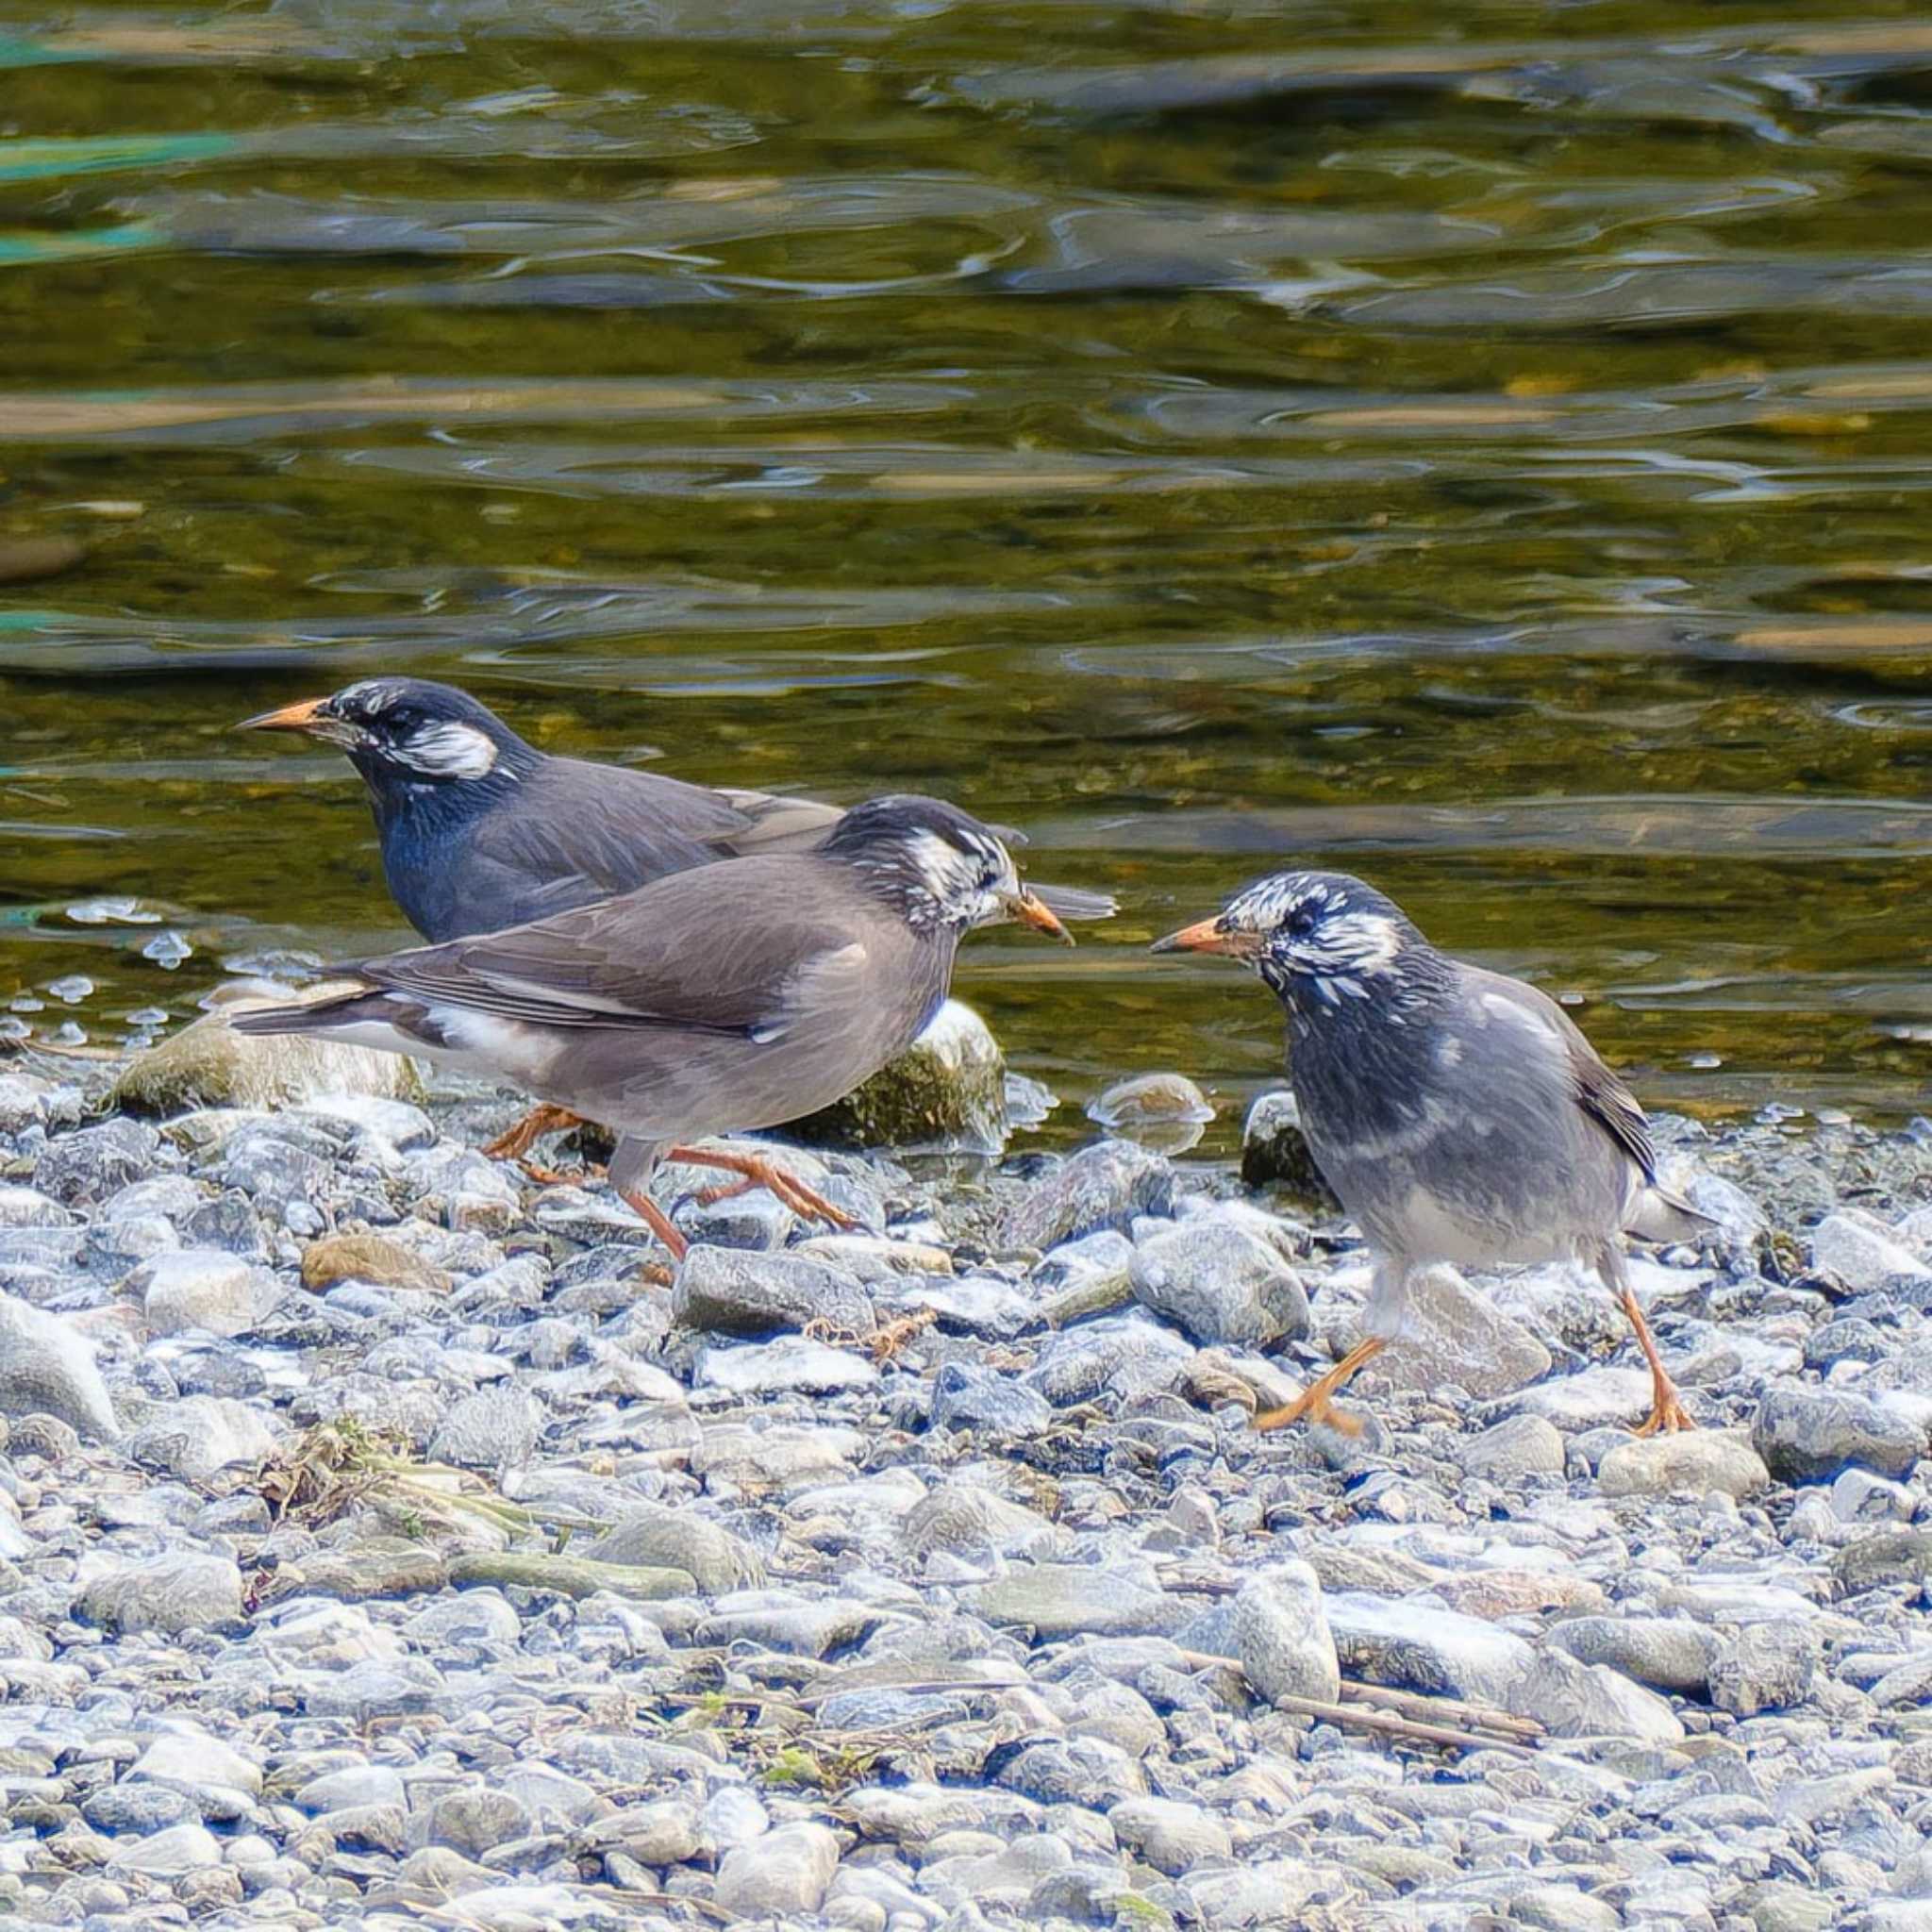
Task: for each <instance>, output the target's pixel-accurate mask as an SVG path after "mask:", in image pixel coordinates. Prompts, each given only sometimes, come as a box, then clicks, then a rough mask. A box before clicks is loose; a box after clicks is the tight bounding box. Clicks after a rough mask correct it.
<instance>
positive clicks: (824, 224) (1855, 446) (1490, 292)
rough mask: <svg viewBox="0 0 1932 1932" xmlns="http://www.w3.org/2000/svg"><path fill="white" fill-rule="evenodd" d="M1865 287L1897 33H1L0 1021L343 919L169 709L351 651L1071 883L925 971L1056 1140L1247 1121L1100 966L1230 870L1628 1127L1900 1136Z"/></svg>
mask: <svg viewBox="0 0 1932 1932" xmlns="http://www.w3.org/2000/svg"><path fill="white" fill-rule="evenodd" d="M1928 244H1932V26H1928V25H1926V24H1925V22H1924V17H1923V15H1921V14H1920V13H1919V12H1918V10H1917V9H1916V8H1911V7H1907V6H1903V5H1901V6H1892V7H1874V6H1871V5H1853V6H1840V7H1835V6H1831V5H1828V4H1816V0H1795V4H1790V5H1786V6H1783V7H1765V8H1762V9H1761V11H1753V10H1751V9H1750V8H1746V7H1743V6H1737V5H1729V6H1712V5H1709V4H1702V0H1700V4H1696V5H1656V4H1629V5H1593V4H1580V5H1574V6H1569V7H1564V8H1550V7H1537V8H1526V7H1509V6H1461V7H1450V8H1443V7H1441V6H1429V7H1419V6H1413V5H1392V6H1391V5H1389V4H1378V5H1376V6H1374V7H1373V8H1371V7H1368V6H1365V5H1361V4H1359V0H1343V4H1332V5H1314V6H1308V7H1301V8H1291V9H1290V8H1282V7H1280V6H1278V5H1259V4H1250V0H1226V4H1212V0H1208V4H1201V5H1193V6H1190V5H1185V4H1179V0H1171V4H1150V5H1146V6H1140V7H1134V6H1124V5H1107V4H1098V0H1057V4H1035V5H1011V6H1006V5H999V4H993V0H980V4H956V5H950V6H948V5H944V4H938V0H906V4H898V5H891V4H884V0H786V4H784V5H775V4H769V0H704V4H697V0H656V4H636V0H606V4H586V5H571V6H565V5H561V4H545V0H517V4H516V5H514V6H510V5H506V4H501V0H441V4H437V5H433V6H431V5H419V6H398V5H380V6H378V5H375V4H373V0H302V4H290V5H281V6H271V7H257V6H245V5H244V6H240V7H233V8H225V9H218V10H210V11H206V12H195V11H184V10H181V9H179V8H175V7H158V8H136V7H123V8H97V7H89V6H85V5H76V6H73V7H69V8H53V9H50V8H46V7H44V6H37V7H26V6H23V5H20V4H18V0H0V577H7V578H10V579H11V580H10V581H4V582H0V708H4V716H0V868H4V869H0V1026H4V1027H5V1028H6V1029H7V1030H8V1031H12V1032H15V1033H18V1032H19V1031H21V1030H22V1029H24V1028H31V1029H34V1031H35V1034H36V1036H37V1037H40V1038H48V1037H51V1038H53V1039H55V1040H56V1041H59V1040H63V1039H64V1040H66V1041H81V1040H83V1039H84V1040H85V1041H88V1042H89V1043H92V1044H95V1045H99V1044H112V1043H115V1042H117V1041H122V1040H124V1039H125V1038H126V1037H127V1036H128V1035H129V1034H130V1033H139V1032H142V1031H144V1030H151V1029H152V1028H154V1027H156V1026H158V1025H164V1024H171V1023H172V1022H173V1021H176V1020H179V1019H180V1018H182V1017H184V1016H186V1015H190V1014H192V1012H193V1010H194V1008H195V1003H196V1001H197V1000H198V999H199V998H200V997H201V996H202V995H203V994H204V993H205V992H206V991H207V990H208V986H209V985H210V984H212V983H213V981H214V980H215V979H216V978H217V977H218V976H219V975H220V974H221V973H222V972H223V970H224V966H225V962H226V963H235V962H240V963H241V964H242V965H244V966H248V965H256V966H259V965H262V964H269V965H274V964H275V963H277V962H281V961H285V960H286V958H287V956H288V955H289V954H290V953H291V951H292V952H298V953H308V954H311V955H315V956H319V957H341V956H342V955H345V954H353V953H354V952H356V951H357V950H358V949H362V950H366V949H368V948H370V947H372V946H380V945H385V944H388V943H391V942H393V941H395V940H396V939H397V938H398V936H399V935H398V931H397V921H396V919H395V916H394V915H393V913H392V912H391V910H390V908H388V904H387V901H386V899H385V897H384V894H383V891H382V887H381V880H380V874H379V872H378V870H377V868H376V864H375V851H374V845H373V841H372V838H371V833H370V828H369V824H368V820H367V815H366V812H365V810H364V808H363V804H362V799H361V794H360V791H359V787H358V785H357V783H356V782H355V780H354V778H353V776H352V775H351V774H349V772H348V770H347V767H346V766H345V765H343V764H342V763H341V761H340V760H339V759H338V758H335V757H334V755H332V754H330V753H328V752H326V751H319V750H308V749H305V748H302V747H300V746H298V745H292V744H290V743H287V742H282V741H263V740H261V739H258V738H252V737H247V736H237V735H235V734H234V733H232V732H231V731H230V730H229V728H228V727H229V726H230V725H231V724H232V723H233V722H234V721H235V720H237V719H239V718H241V717H242V716H244V715H246V714H247V713H249V712H251V711H254V710H258V709H260V708H264V707H266V706H268V705H271V704H275V703H280V702H285V701H287V700H289V699H291V698H295V697H298V696H305V695H309V694H313V693H316V692H319V691H325V690H327V689H331V688H333V687H335V686H337V685H340V684H342V683H345V682H347V681H349V680H351V679H352V678H354V677H356V676H358V675H367V674H369V673H371V672H373V671H376V670H395V669H407V670H409V671H412V672H417V673H421V674H425V675H436V676H441V677H447V678H450V679H453V680H456V681H458V682H461V683H463V684H465V685H468V686H469V687H470V688H472V689H473V690H475V691H477V692H478V693H479V694H481V695H482V696H484V697H485V698H486V699H487V700H488V701H490V702H491V703H492V704H494V705H497V706H498V707H499V708H501V709H503V710H504V711H505V712H506V714H507V715H508V716H509V717H510V718H511V719H512V720H513V721H514V722H515V723H516V724H518V725H519V727H520V728H522V729H523V730H524V731H525V733H526V734H527V735H528V736H530V737H532V738H533V739H535V740H536V741H539V742H541V743H542V744H544V745H546V746H549V747H552V748H555V749H568V750H571V751H575V752H579V753H583V754H587V755H590V756H594V757H601V758H622V759H643V758H654V759H660V760H661V761H662V765H663V768H664V769H667V770H670V771H674V772H675V773H677V774H680V775H684V776H689V777H694V778H701V779H713V780H717V781H720V782H727V783H734V784H741V785H759V786H766V787H773V788H778V789H785V790H797V791H808V792H814V793H819V794H822V795H826V796H832V797H838V798H841V799H852V798H857V797H859V796H863V795H864V794H866V793H867V792H868V791H879V790H885V789H907V788H915V787H916V788H919V789H924V790H930V791H940V792H943V793H946V794H949V795H951V796H953V797H955V798H957V799H958V800H959V801H960V802H962V803H964V804H967V805H969V806H971V807H973V808H977V809H980V810H982V811H984V812H985V813H986V814H987V815H988V816H990V817H993V818H996V819H1002V820H1005V821H1008V822H1009V823H1014V824H1022V825H1024V826H1025V827H1027V828H1028V829H1029V831H1030V833H1031V835H1032V846H1031V850H1030V854H1029V860H1030V862H1031V864H1032V865H1033V866H1034V867H1035V868H1036V869H1037V870H1038V871H1040V872H1041V874H1051V875H1053V876H1057V877H1062V878H1066V879H1069V880H1077V881H1082V882H1091V883H1093V884H1097V885H1103V886H1108V887H1110V888H1112V889H1113V890H1115V891H1118V892H1119V893H1120V894H1121V895H1122V897H1123V899H1124V902H1125V911H1124V916H1123V917H1122V918H1121V919H1120V920H1119V921H1118V922H1116V923H1115V924H1114V925H1113V927H1112V928H1111V929H1108V930H1106V931H1102V932H1096V933H1093V934H1092V935H1091V942H1090V943H1088V944H1086V945H1084V946H1083V947H1082V948H1081V949H1080V950H1078V951H1077V952H1074V953H1071V954H1068V953H1064V952H1061V951H1059V950H1057V949H1051V948H1047V947H1044V946H1040V945H1036V944H1030V943H1027V942H1026V941H1023V940H1022V939H1020V938H1018V937H1014V936H1010V935H998V934H996V935H990V936H986V937H983V938H982V939H980V940H978V941H975V942H974V945H973V947H972V948H971V952H970V956H969V958H968V960H967V963H966V967H965V970H964V971H962V974H961V987H962V990H963V991H966V992H967V993H968V995H969V996H970V997H971V998H973V999H974V1001H975V1003H977V1004H978V1005H980V1006H981V1007H982V1008H984V1009H985V1010H986V1011H987V1012H988V1014H989V1016H990V1017H991V1019H992V1021H993V1023H994V1024H995V1026H996V1028H997V1029H998V1030H999V1031H1000V1033H1001V1034H1002V1036H1003V1037H1004V1038H1005V1039H1006V1041H1008V1046H1009V1048H1010V1049H1011V1051H1012V1054H1013V1057H1014V1058H1015V1059H1016V1060H1017V1061H1018V1062H1019V1063H1020V1064H1021V1065H1022V1066H1023V1067H1024V1068H1025V1069H1026V1070H1027V1071H1028V1072H1030V1073H1032V1074H1036V1075H1038V1076H1040V1077H1041V1078H1043V1079H1045V1080H1046V1081H1048V1082H1049V1083H1050V1084H1051V1085H1052V1086H1053V1087H1054V1088H1055V1089H1056V1091H1058V1092H1059V1093H1060V1094H1061V1095H1062V1096H1063V1097H1064V1099H1065V1102H1066V1105H1065V1106H1064V1107H1063V1108H1062V1109H1061V1111H1060V1113H1059V1114H1058V1116H1057V1121H1058V1126H1059V1129H1060V1130H1061V1131H1062V1132H1071V1131H1073V1130H1074V1128H1075V1127H1076V1126H1077V1125H1078V1124H1079V1109H1080V1108H1081V1106H1082V1105H1083V1104H1084V1103H1085V1102H1086V1101H1087V1100H1088V1099H1089V1098H1090V1097H1091V1095H1092V1094H1093V1093H1094V1092H1095V1091H1098V1089H1099V1088H1100V1087H1102V1086H1104V1085H1105V1084H1106V1083H1107V1081H1108V1079H1110V1078H1112V1077H1115V1076H1117V1075H1119V1074H1124V1073H1128V1072H1133V1071H1138V1070H1144V1069H1149V1068H1155V1067H1161V1066H1170V1067H1177V1068H1180V1069H1182V1070H1184V1071H1187V1072H1189V1073H1191V1074H1194V1075H1195V1076H1196V1077H1197V1078H1199V1079H1201V1080H1203V1081H1204V1082H1206V1083H1209V1084H1210V1085H1211V1086H1212V1087H1213V1088H1214V1089H1216V1090H1217V1091H1218V1092H1219V1093H1221V1094H1223V1095H1224V1096H1226V1106H1227V1109H1228V1114H1229V1115H1232V1114H1233V1113H1234V1112H1235V1111H1236V1109H1237V1108H1238V1101H1239V1098H1240V1096H1241V1095H1242V1094H1244V1093H1245V1092H1247V1091H1252V1090H1253V1089H1254V1088H1255V1087H1257V1085H1259V1084H1262V1083H1264V1082H1265V1081H1267V1080H1268V1079H1269V1078H1270V1077H1271V1075H1272V1074H1273V1073H1274V1070H1275V1069H1276V1068H1277V1067H1278V1064H1279V1051H1280V1028H1279V1020H1278V1015H1277V1013H1276V1011H1275V1009H1274V1004H1273V1002H1272V1000H1270V999H1269V998H1268V997H1267V996H1266V995H1265V993H1264V992H1263V991H1261V990H1260V989H1259V988H1258V987H1257V986H1255V985H1254V984H1253V983H1252V982H1249V981H1247V980H1245V979H1242V978H1241V977H1240V976H1239V975H1236V974H1232V973H1230V972H1227V971H1225V970H1220V969H1217V968H1216V967H1215V966H1213V965H1212V964H1210V963H1190V962H1179V963H1177V962H1174V961H1173V960H1154V959H1150V958H1147V957H1146V955H1145V953H1144V951H1143V950H1142V948H1143V944H1144V941H1146V940H1147V939H1148V938H1150V937H1152V936H1153V935H1154V934H1156V933H1158V932H1159V931H1163V930H1165V929H1167V928H1168V927H1170V926H1172V925H1174V924H1179V923H1181V922H1183V921H1185V920H1191V919H1193V918H1196V917H1199V916H1201V915H1202V914H1203V913H1205V912H1207V911H1208V910H1210V909H1211V908H1213V906H1214V905H1215V904H1216V902H1217V901H1218V900H1219V899H1220V898H1221V897H1222V896H1223V895H1224V893H1225V892H1227V891H1229V890H1231V889H1232V888H1233V887H1235V886H1236V885H1238V884H1239V883H1241V881H1242V880H1244V879H1245V878H1247V877H1249V876H1251V875H1252V874H1255V873H1257V872H1259V871H1262V870H1266V869H1268V868H1270V867H1271V866H1273V865H1274V864H1275V863H1277V862H1281V861H1288V860H1293V861H1295V862H1304V863H1306V862H1314V863H1321V864H1333V865H1339V866H1341V867H1345V868H1347V869H1350V870H1355V871H1359V872H1361V873H1363V874H1367V875H1368V876H1370V877H1371V878H1373V879H1374V881H1376V882H1377V883H1378V884H1381V885H1382V886H1384V887H1385V888H1386V889H1388V890H1389V891H1391V892H1392V893H1393V894H1394V895H1395V896H1396V897H1397V898H1398V899H1400V900H1401V901H1402V902H1403V903H1404V904H1405V905H1406V906H1407V908H1409V909H1410V911H1411V912H1412V913H1413V914H1414V915H1415V916H1416V918H1417V919H1418V920H1419V921H1420V922H1421V923H1422V924H1423V925H1424V928H1425V929H1427V930H1429V931H1430V932H1432V933H1433V934H1434V935H1435V936H1436V937H1438V938H1439V939H1440V940H1441V941H1442V942H1443V943H1445V944H1448V945H1450V946H1452V947H1453V948H1454V949H1456V950H1458V951H1461V952H1465V953H1468V954H1471V955H1474V957H1476V958H1481V959H1482V960H1484V961H1485V962H1487V963H1490V964H1491V965H1494V966H1497V967H1500V968H1502V969H1504V970H1507V971H1510V972H1515V973H1520V974H1526V975H1528V976H1529V977H1531V978H1533V979H1535V980H1536V981H1538V982H1539V983H1540V984H1541V985H1543V986H1545V987H1547V988H1548V989H1550V990H1551V991H1555V992H1558V993H1562V994H1566V995H1570V996H1573V997H1574V1002H1575V1004H1574V1010H1575V1012H1576V1015H1577V1017H1578V1019H1579V1020H1580V1021H1581V1023H1582V1024H1584V1025H1585V1027H1586V1029H1587V1030H1588V1031H1589V1032H1590V1033H1591V1036H1592V1037H1593V1038H1594V1039H1595V1040H1596V1041H1597V1042H1598V1043H1599V1045H1600V1046H1601V1047H1602V1048H1603V1049H1604V1050H1605V1051H1606V1053H1607V1056H1608V1057H1609V1058H1611V1059H1612V1060H1613V1061H1615V1062H1617V1063H1618V1064H1620V1065H1623V1066H1624V1067H1626V1068H1627V1069H1628V1070H1629V1071H1630V1073H1631V1074H1632V1077H1633V1079H1634V1081H1635V1084H1636V1085H1637V1086H1638V1088H1639V1090H1640V1091H1641V1093H1642V1094H1643V1096H1644V1097H1645V1098H1646V1100H1649V1101H1652V1102H1655V1103H1662V1104H1667V1105H1674V1106H1679V1107H1691V1108H1697V1109H1704V1110H1710V1111H1722V1110H1724V1109H1729V1108H1759V1107H1762V1106H1764V1105H1766V1104H1767V1103H1774V1102H1784V1103H1789V1104H1794V1105H1798V1106H1803V1107H1807V1108H1820V1107H1842V1108H1851V1109H1852V1110H1854V1111H1856V1112H1858V1113H1861V1114H1866V1115H1872V1116H1877V1117H1883V1116H1897V1115H1900V1114H1903V1113H1907V1112H1910V1111H1913V1110H1915V1109H1916V1108H1918V1107H1919V1106H1920V1105H1921V1104H1922V1096H1923V1094H1924V1087H1925V1079H1926V1072H1927V1068H1928V1065H1932V984H1928V978H1927V970H1926V960H1927V952H1928V945H1932V918H1928V915H1927V909H1926V891H1925V888H1926V884H1927V881H1928V878H1932V809H1928V807H1927V803H1926V791H1927V777H1928V768H1932V680H1928V673H1932V253H1928ZM9 1006H10V1008H11V1010H8V1008H9ZM164 1015H165V1016H166V1018H163V1017H162V1016H164ZM1227 1132H1228V1127H1227V1124H1226V1119H1225V1118H1224V1124H1223V1126H1222V1127H1221V1128H1220V1129H1218V1130H1217V1133H1218V1134H1219V1135H1220V1137H1221V1141H1220V1144H1225V1135H1226V1133H1227ZM1210 1144H1213V1143H1210Z"/></svg>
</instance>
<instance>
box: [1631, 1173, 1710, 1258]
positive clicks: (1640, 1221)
mask: <svg viewBox="0 0 1932 1932" xmlns="http://www.w3.org/2000/svg"><path fill="white" fill-rule="evenodd" d="M1717 1228H1718V1223H1717V1222H1715V1221H1713V1220H1712V1219H1711V1217H1710V1216H1709V1215H1708V1214H1700V1213H1699V1212H1698V1211H1697V1209H1696V1208H1693V1207H1691V1204H1690V1202H1688V1201H1683V1200H1679V1199H1678V1197H1677V1196H1676V1195H1675V1194H1673V1193H1671V1192H1669V1191H1666V1190H1665V1189H1663V1188H1659V1187H1655V1186H1653V1187H1648V1188H1645V1189H1644V1191H1642V1193H1641V1194H1640V1195H1638V1197H1637V1202H1636V1205H1635V1206H1634V1207H1633V1208H1631V1210H1630V1214H1629V1218H1628V1219H1627V1220H1626V1221H1625V1222H1624V1230H1625V1232H1626V1233H1629V1234H1634V1235H1635V1236H1636V1237H1637V1239H1638V1240H1639V1241H1656V1242H1657V1243H1659V1244H1660V1245H1664V1246H1668V1245H1669V1244H1670V1243H1671V1242H1673V1241H1706V1240H1708V1239H1709V1237H1710V1236H1711V1235H1713V1234H1715V1233H1716V1232H1717Z"/></svg>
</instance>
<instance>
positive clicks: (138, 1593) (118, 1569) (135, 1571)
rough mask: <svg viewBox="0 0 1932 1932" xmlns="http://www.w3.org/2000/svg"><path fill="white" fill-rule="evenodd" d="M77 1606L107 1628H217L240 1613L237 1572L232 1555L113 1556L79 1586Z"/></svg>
mask: <svg viewBox="0 0 1932 1932" xmlns="http://www.w3.org/2000/svg"><path fill="white" fill-rule="evenodd" d="M76 1607H77V1609H78V1611H79V1613H80V1615H81V1616H82V1617H83V1618H85V1619H86V1621H87V1622H89V1623H91V1624H101V1625H102V1626H103V1627H104V1628H106V1629H108V1630H115V1631H127V1630H159V1631H163V1632H165V1633H167V1634H169V1635H178V1634H180V1633H181V1632H183V1631H191V1630H211V1629H217V1628H219V1627H220V1626H221V1625H223V1624H231V1623H233V1622H235V1621H236V1620H237V1619H238V1618H239V1617H240V1616H241V1614H242V1572H241V1571H240V1570H239V1569H238V1568H237V1567H236V1566H235V1562H234V1559H233V1558H232V1557H218V1556H213V1555H204V1554H201V1553H199V1552H196V1551H192V1550H167V1551H163V1552H161V1553H160V1554H159V1555H158V1556H154V1557H148V1558H146V1559H145V1560H142V1561H125V1560H114V1561H110V1562H109V1563H108V1564H106V1565H104V1566H103V1567H102V1568H101V1569H99V1570H98V1571H97V1572H96V1573H95V1574H94V1575H93V1576H92V1577H91V1578H90V1579H88V1580H87V1581H86V1582H85V1583H84V1584H83V1585H82V1587H81V1591H80V1596H79V1600H78V1603H77V1605H76Z"/></svg>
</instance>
